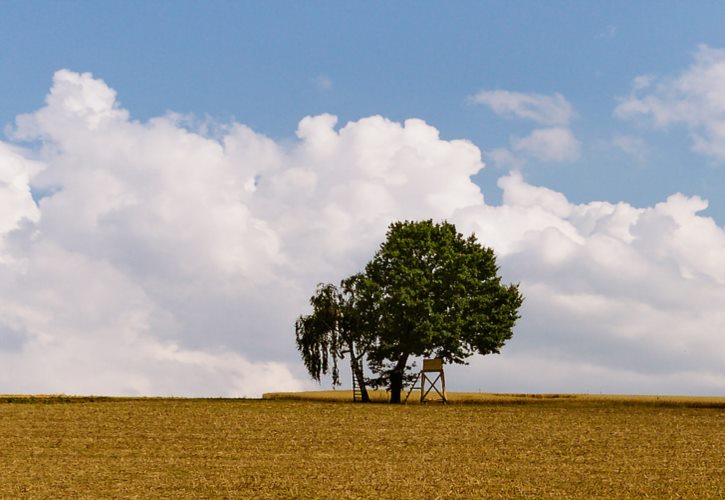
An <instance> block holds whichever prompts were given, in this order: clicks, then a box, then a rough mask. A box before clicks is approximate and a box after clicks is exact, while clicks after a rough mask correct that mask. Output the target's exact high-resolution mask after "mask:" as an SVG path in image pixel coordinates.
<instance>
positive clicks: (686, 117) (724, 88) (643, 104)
mask: <svg viewBox="0 0 725 500" xmlns="http://www.w3.org/2000/svg"><path fill="white" fill-rule="evenodd" d="M724 83H725V50H723V49H714V48H710V47H707V46H705V45H702V46H700V47H699V48H698V50H697V52H696V53H695V61H694V63H693V64H692V65H691V66H690V67H689V68H687V70H685V71H684V72H682V73H680V74H679V75H676V76H674V77H662V78H656V77H653V76H651V75H646V76H640V77H637V78H636V79H635V80H634V82H633V86H632V92H631V93H630V95H629V96H627V97H626V98H623V99H622V100H621V102H620V103H619V104H618V105H617V107H616V108H615V111H614V113H615V115H616V116H617V117H619V118H621V119H625V120H636V119H646V121H647V122H649V123H651V124H652V125H654V126H655V127H667V126H670V125H675V124H684V125H686V126H687V127H688V128H689V129H690V132H691V134H692V140H693V148H694V149H695V151H697V152H699V153H702V154H704V155H707V156H710V157H712V158H713V159H716V160H719V161H722V160H725V85H723V84H724Z"/></svg>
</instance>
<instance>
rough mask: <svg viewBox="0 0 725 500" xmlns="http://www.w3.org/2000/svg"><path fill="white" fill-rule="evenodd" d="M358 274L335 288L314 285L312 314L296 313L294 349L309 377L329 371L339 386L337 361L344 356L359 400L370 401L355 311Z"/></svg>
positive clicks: (360, 323) (364, 341)
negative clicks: (297, 351)
mask: <svg viewBox="0 0 725 500" xmlns="http://www.w3.org/2000/svg"><path fill="white" fill-rule="evenodd" d="M359 281H360V275H354V276H351V277H350V278H348V279H346V280H343V281H342V283H341V284H340V288H339V289H338V288H337V287H336V286H335V285H333V284H331V283H326V284H324V283H321V284H319V285H317V290H316V291H315V294H314V295H313V296H312V297H311V298H310V304H311V305H312V310H313V312H312V314H310V315H307V316H300V317H299V318H298V319H297V321H296V323H295V337H296V342H297V349H298V350H299V351H300V354H301V355H302V361H303V362H304V364H305V367H306V368H307V371H308V372H309V374H310V376H311V377H312V378H313V379H315V380H317V381H318V382H319V381H320V377H321V376H322V375H326V374H328V373H329V374H330V375H331V377H332V383H333V385H340V371H339V367H338V364H337V362H338V360H339V359H343V358H344V357H345V356H346V355H347V356H349V358H350V368H351V370H352V374H353V376H354V377H355V378H356V379H357V381H358V384H359V386H360V393H361V397H362V401H363V402H368V401H370V397H369V395H368V391H367V384H366V380H365V376H364V372H363V366H362V358H363V357H364V355H365V352H366V349H367V348H368V345H369V342H368V338H369V337H366V335H365V333H366V332H367V331H369V329H367V328H365V327H364V325H363V319H362V318H361V316H360V314H359V313H358V311H359V310H360V306H359V304H358V300H357V295H356V291H357V284H358V283H359Z"/></svg>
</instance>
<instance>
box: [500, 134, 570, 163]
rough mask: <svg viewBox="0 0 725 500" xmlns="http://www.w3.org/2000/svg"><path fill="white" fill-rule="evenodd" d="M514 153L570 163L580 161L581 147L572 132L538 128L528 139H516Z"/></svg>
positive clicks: (513, 143) (543, 159) (513, 144)
mask: <svg viewBox="0 0 725 500" xmlns="http://www.w3.org/2000/svg"><path fill="white" fill-rule="evenodd" d="M511 146H512V148H513V150H514V151H518V152H523V153H526V154H527V155H528V156H531V157H533V158H536V159H538V160H542V161H553V162H568V161H575V160H578V159H579V156H580V146H579V141H577V140H576V137H574V134H572V133H571V130H569V129H567V128H562V127H551V128H538V129H535V130H534V131H533V132H531V133H530V134H529V135H527V136H526V137H522V138H520V139H514V140H513V141H512V144H511Z"/></svg>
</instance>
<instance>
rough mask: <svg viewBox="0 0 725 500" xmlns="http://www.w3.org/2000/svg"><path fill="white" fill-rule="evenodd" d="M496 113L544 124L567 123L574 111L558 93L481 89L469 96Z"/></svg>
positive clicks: (473, 100)
mask: <svg viewBox="0 0 725 500" xmlns="http://www.w3.org/2000/svg"><path fill="white" fill-rule="evenodd" d="M471 101H472V102H474V103H476V104H484V105H486V106H488V107H489V108H491V109H492V110H493V111H494V112H495V113H496V114H499V115H501V116H504V117H507V118H524V119H527V120H533V121H535V122H537V123H541V124H544V125H567V124H568V123H569V122H570V121H571V119H572V117H573V115H574V111H573V109H572V106H571V104H569V101H567V100H566V98H565V97H564V96H563V95H561V94H559V93H556V94H552V95H543V94H526V93H522V92H512V91H509V90H483V91H481V92H479V93H478V94H475V95H474V96H472V97H471Z"/></svg>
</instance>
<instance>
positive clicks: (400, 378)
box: [356, 220, 523, 403]
mask: <svg viewBox="0 0 725 500" xmlns="http://www.w3.org/2000/svg"><path fill="white" fill-rule="evenodd" d="M358 281H359V285H358V295H359V298H358V300H357V302H356V304H357V306H358V311H357V314H358V315H359V316H361V317H363V318H365V321H364V322H365V324H367V325H369V327H370V328H371V332H369V333H368V335H369V336H370V337H371V338H374V342H373V343H372V345H370V346H369V348H368V353H367V354H368V362H369V367H370V368H371V370H372V371H373V373H375V374H376V375H377V379H375V380H373V381H372V384H373V385H377V386H381V385H387V386H388V387H389V389H390V401H391V403H399V402H400V395H401V391H402V388H403V385H404V383H405V381H406V380H407V379H408V375H407V372H406V370H408V369H409V368H410V366H409V365H408V363H409V361H410V358H411V357H414V356H426V357H430V356H435V357H439V358H442V359H443V361H444V362H446V363H459V364H461V363H465V360H466V358H468V357H469V356H471V355H473V354H476V353H477V354H490V353H498V352H499V351H500V349H501V347H503V345H504V344H505V342H506V341H507V340H508V339H510V338H511V336H512V333H513V327H514V324H515V323H516V320H517V319H518V318H519V315H518V309H519V307H520V306H521V304H522V302H523V297H522V296H521V294H520V293H519V290H518V285H513V284H512V285H503V284H502V283H501V278H500V277H499V276H498V267H497V266H496V257H495V255H494V252H493V250H491V249H490V248H486V247H483V246H482V245H481V244H480V243H479V242H478V241H477V240H476V237H475V236H474V235H471V236H469V237H468V238H464V237H463V235H461V234H460V233H458V232H457V231H456V228H455V226H454V225H453V224H450V223H448V222H443V223H439V224H434V223H433V221H431V220H427V221H419V222H409V221H406V222H396V223H393V224H391V226H390V227H389V229H388V233H387V239H386V241H385V242H384V243H383V244H382V245H381V246H380V249H379V250H378V251H377V253H376V254H375V256H374V257H373V259H372V260H371V261H370V262H369V263H368V264H367V266H366V267H365V271H364V272H363V273H362V275H360V277H359V278H358Z"/></svg>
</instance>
